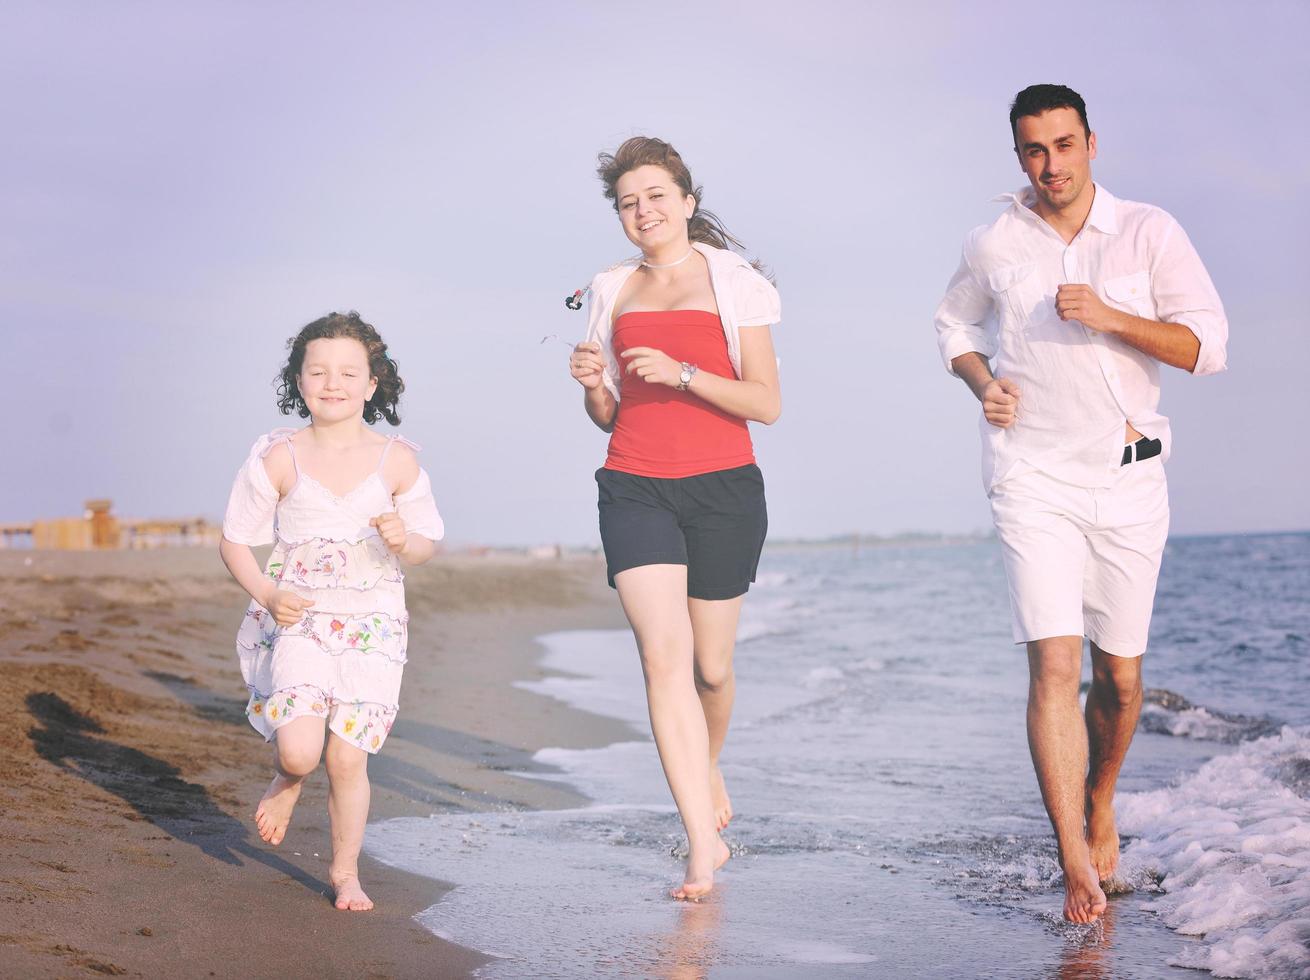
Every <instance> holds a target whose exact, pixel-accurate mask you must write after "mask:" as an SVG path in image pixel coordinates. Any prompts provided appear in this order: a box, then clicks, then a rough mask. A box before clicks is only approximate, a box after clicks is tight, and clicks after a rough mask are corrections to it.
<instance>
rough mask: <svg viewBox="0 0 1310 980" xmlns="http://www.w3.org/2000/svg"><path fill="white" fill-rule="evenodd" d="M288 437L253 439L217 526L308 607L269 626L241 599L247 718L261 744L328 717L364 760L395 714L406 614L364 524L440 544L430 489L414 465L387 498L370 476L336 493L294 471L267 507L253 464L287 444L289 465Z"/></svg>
mask: <svg viewBox="0 0 1310 980" xmlns="http://www.w3.org/2000/svg"><path fill="white" fill-rule="evenodd" d="M296 431H297V430H295V429H276V430H274V431H273V432H271V433H269V434H268V435H266V436H261V437H260V438H259V439H258V440H257V441H256V442H255V445H254V446H253V447H252V448H251V450H250V456H249V458H248V459H247V460H246V462H245V465H243V466H242V467H241V470H240V472H239V473H238V474H237V478H236V482H235V484H234V485H233V487H232V493H231V496H230V497H229V499H228V507H227V513H226V515H225V517H224V519H223V536H224V537H226V538H227V539H228V540H229V541H232V542H234V543H236V544H245V545H252V546H253V545H261V544H268V543H269V542H270V541H271V542H273V553H272V555H270V556H269V559H268V565H267V566H266V568H265V572H266V574H267V575H268V577H269V578H270V579H272V580H273V581H274V582H276V583H277V585H278V588H279V589H284V590H286V591H288V592H294V593H295V594H296V595H299V596H302V597H304V598H306V599H312V600H313V602H314V604H313V605H312V606H311V607H309V608H308V609H307V610H306V612H305V615H304V617H303V618H302V619H301V620H300V622H298V623H296V624H295V625H294V626H278V625H277V623H276V622H274V620H273V617H272V614H270V613H269V612H268V610H266V609H265V608H264V607H263V606H261V605H260V604H259V603H257V602H254V601H252V602H251V603H250V607H249V609H247V611H246V615H245V619H244V620H243V621H242V623H241V628H240V630H239V631H238V632H237V656H238V658H239V659H240V661H241V673H242V675H243V676H244V677H245V681H246V686H247V687H248V688H249V690H250V701H249V704H248V705H247V706H246V717H248V718H249V719H250V723H251V725H253V726H254V728H255V730H256V731H258V732H259V733H260V734H262V735H263V736H264V737H265V738H266V739H268V740H270V741H271V740H272V738H273V735H274V733H275V732H276V731H277V729H278V728H279V727H281V726H282V725H284V724H286V723H287V722H288V721H290V720H292V719H293V718H298V717H302V716H305V715H314V716H317V717H320V718H325V719H327V722H328V727H329V729H330V730H331V731H333V732H335V733H336V734H337V735H339V736H340V737H341V738H344V739H346V740H347V741H349V742H350V743H351V744H353V745H357V746H359V747H360V748H362V749H364V750H365V751H368V752H376V751H377V750H378V749H379V748H381V746H382V743H383V742H384V741H385V740H386V737H387V733H388V732H389V731H390V730H391V726H392V724H393V723H394V722H395V718H396V712H397V710H398V709H399V697H400V678H401V674H402V672H403V670H404V665H405V646H406V639H407V625H408V622H409V616H408V614H407V613H406V611H405V589H404V585H403V584H402V583H403V581H404V575H403V573H402V572H401V570H400V562H399V560H398V558H397V557H396V556H395V555H393V554H392V553H391V552H390V551H388V550H387V546H386V544H385V543H384V542H383V541H382V538H381V537H379V536H378V533H377V530H376V529H375V528H372V527H370V526H369V521H371V520H372V519H373V518H375V517H377V516H378V515H379V514H385V513H388V512H391V511H395V512H396V513H398V514H399V515H400V518H401V519H402V520H403V521H404V522H405V528H406V530H407V531H409V532H411V533H417V534H421V535H423V536H424V537H426V538H430V539H432V540H433V541H437V540H440V539H441V537H442V535H443V533H444V527H443V524H442V520H441V515H440V514H439V513H438V512H437V505H436V502H435V501H434V500H433V498H432V485H431V481H430V480H429V478H428V474H427V472H426V471H424V470H422V469H420V470H419V476H418V479H417V480H416V481H415V483H414V485H413V487H411V488H410V489H409V490H407V491H405V492H404V493H402V494H398V495H396V496H395V497H393V496H392V495H391V493H390V492H389V491H388V490H387V487H386V484H385V483H384V482H383V480H382V473H381V470H382V461H383V460H385V458H386V454H387V453H388V452H389V451H390V449H391V447H392V445H394V444H395V443H396V442H403V443H404V444H405V445H407V446H409V447H411V448H412V449H415V450H417V449H418V447H417V446H415V445H414V444H413V443H412V442H409V441H408V440H407V439H404V438H402V437H401V436H391V437H389V441H388V443H387V445H386V447H385V448H384V449H383V450H382V454H381V458H380V459H379V461H378V466H377V469H375V470H374V471H373V472H372V473H370V474H369V476H368V477H367V478H366V479H365V480H364V481H363V482H362V483H360V484H359V486H357V487H355V489H353V490H351V491H350V492H349V493H348V494H346V495H345V496H343V497H338V496H336V495H335V494H333V493H332V492H330V491H329V490H328V489H327V488H326V487H324V486H323V485H322V484H320V483H319V482H318V481H317V480H315V479H313V478H312V477H310V476H309V475H308V474H306V473H303V472H301V471H300V468H299V464H298V463H297V464H296V483H295V486H293V487H292V488H291V491H290V492H289V493H288V494H287V495H286V496H285V497H283V498H282V499H281V500H279V499H278V492H277V489H276V488H275V487H274V486H273V484H272V482H271V481H270V480H269V478H268V473H267V471H266V470H265V469H264V457H265V456H267V455H268V453H269V451H270V450H271V449H272V448H273V447H274V446H276V445H278V444H279V443H286V445H287V448H288V449H289V450H290V451H291V457H292V459H293V460H295V449H294V447H293V445H292V443H291V438H290V437H291V436H292V435H293V434H294V433H295V432H296Z"/></svg>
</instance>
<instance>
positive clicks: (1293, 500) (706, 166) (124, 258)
mask: <svg viewBox="0 0 1310 980" xmlns="http://www.w3.org/2000/svg"><path fill="white" fill-rule="evenodd" d="M1307 37H1310V5H1307V4H1304V3H1296V2H1294V3H1275V2H1254V3H1244V4H1234V3H1229V2H1218V3H1211V2H1190V3H1183V2H1154V3H1151V2H1137V3H1124V4H1117V3H1109V4H1083V5H1080V6H1074V7H1069V6H1064V5H1061V6H1058V7H1049V6H1048V7H1046V8H1043V7H1040V6H1037V5H1033V4H1024V3H987V4H975V3H958V4H957V3H934V2H920V3H914V4H901V3H898V4H891V3H867V2H862V3H837V2H824V0H814V2H809V3H805V4H796V3H777V2H773V0H756V2H751V3H745V2H732V3H727V2H713V0H707V2H699V3H679V2H666V3H661V4H658V5H638V4H614V3H601V2H597V3H590V2H587V3H581V2H580V3H555V4H540V3H518V2H503V3H491V2H488V3H484V4H458V5H456V4H430V3H408V4H406V3H379V4H370V5H363V4H335V5H334V4H322V3H314V4H294V3H276V2H274V3H253V2H251V3H231V2H223V3H219V2H212V3H204V2H195V3H186V4H175V3H167V4H165V3H145V2H137V3H122V4H103V3H93V2H81V3H74V2H58V0H53V2H52V0H45V2H39V3H37V2H22V0H17V2H16V0H10V2H7V3H6V4H5V5H4V7H3V9H0V118H3V120H4V139H3V146H4V149H3V152H2V153H0V355H3V357H4V361H5V363H6V365H7V368H8V371H7V373H8V379H7V383H6V384H5V385H3V386H0V390H3V392H4V393H3V395H0V398H3V401H0V445H2V446H3V450H4V456H5V460H6V463H5V464H4V465H3V466H0V523H6V522H20V521H27V520H31V519H33V518H38V517H51V516H59V515H73V514H77V513H80V511H81V509H82V506H83V502H84V501H85V500H86V499H88V498H92V497H109V498H112V500H113V501H114V511H115V512H116V513H118V514H120V515H122V516H131V517H158V518H164V517H189V516H196V515H201V516H207V517H210V518H212V519H216V520H217V519H219V518H221V515H222V510H223V507H224V504H225V502H226V498H227V493H228V489H229V487H230V485H231V481H232V477H233V475H234V473H235V472H236V469H237V468H238V466H239V465H240V464H241V462H242V461H243V459H244V457H245V455H246V453H247V452H248V449H249V447H250V445H251V443H252V442H253V441H254V440H255V438H256V437H257V436H258V435H259V434H260V433H262V432H266V431H268V430H270V429H272V428H275V427H277V426H279V425H286V424H300V421H299V419H295V418H292V419H286V418H284V417H282V416H280V415H279V414H278V412H277V408H276V401H275V396H274V387H273V381H272V379H273V378H274V376H275V375H276V374H277V372H278V371H279V369H280V368H281V365H282V363H283V362H284V359H285V353H286V348H285V345H286V342H287V339H288V338H289V337H291V336H292V335H293V334H295V332H296V331H297V330H298V329H299V328H300V327H301V326H303V325H304V324H305V323H308V322H309V321H311V320H313V319H316V318H317V317H319V316H321V315H322V314H324V313H326V312H328V311H331V310H346V309H357V310H359V311H360V312H361V313H362V314H363V315H364V317H365V319H367V320H369V321H370V322H371V323H373V324H374V325H375V326H377V328H378V329H379V331H380V332H381V334H382V336H383V337H384V338H385V339H386V341H387V342H388V344H389V345H390V347H391V350H392V353H393V355H394V356H395V358H396V360H397V361H398V363H399V366H400V371H401V374H402V376H403V377H404V379H405V384H406V391H405V395H404V398H403V400H402V403H401V416H402V424H401V426H400V427H399V430H398V431H400V432H403V433H404V434H405V435H406V436H408V437H409V438H411V439H413V440H415V441H416V442H418V443H419V444H420V445H422V446H423V452H422V454H421V458H422V460H423V462H424V465H425V466H426V467H427V469H428V470H429V472H430V473H431V475H432V479H433V484H434V486H435V488H436V492H437V498H438V503H439V505H440V507H441V509H442V512H443V515H444V516H445V518H446V524H447V528H448V539H449V540H450V541H451V542H452V543H455V544H465V545H468V544H489V545H509V544H539V543H552V542H559V543H563V544H568V545H592V544H596V543H598V541H599V535H598V532H597V530H596V511H595V484H594V480H593V476H592V474H593V471H594V470H595V469H596V468H597V467H598V466H600V465H601V463H602V462H603V460H604V455H605V440H606V436H605V435H604V433H602V432H600V431H599V430H597V429H595V428H594V427H593V426H592V425H591V423H590V422H589V421H588V420H587V418H586V416H585V414H584V412H583V409H582V399H581V394H580V390H579V388H578V386H577V385H576V383H575V382H573V381H572V380H571V379H570V378H569V377H568V370H567V365H566V357H567V353H566V351H565V349H564V348H563V347H562V346H561V345H559V344H554V343H551V344H548V345H545V346H542V345H541V344H540V343H539V341H540V339H541V337H542V336H543V335H545V334H551V333H555V334H559V335H560V336H562V337H565V338H568V339H571V340H572V339H581V337H582V336H583V334H584V332H585V323H584V314H583V313H573V312H570V311H568V310H566V309H565V307H564V304H563V298H564V296H565V295H566V294H567V293H569V292H571V291H573V290H574V289H576V288H578V287H580V286H583V285H585V284H586V283H587V282H588V281H589V280H590V278H591V276H592V275H593V274H594V273H595V272H596V271H598V270H599V269H601V268H604V267H606V266H608V265H610V264H612V263H613V262H615V261H618V260H619V259H622V258H624V257H626V256H628V255H630V254H632V252H633V248H632V246H631V245H630V244H629V243H628V241H627V240H626V239H625V238H624V236H623V234H622V232H621V230H620V227H619V224H618V221H617V218H616V217H615V215H614V212H613V211H612V209H611V208H610V205H609V203H608V202H607V201H606V200H605V199H604V198H603V196H602V193H601V186H600V183H599V181H598V180H597V179H596V177H595V173H594V169H595V160H596V154H597V153H598V152H599V151H601V150H607V149H608V150H612V149H613V148H614V147H616V146H617V145H618V144H619V143H620V142H622V140H624V139H625V138H627V137H628V136H632V135H636V134H646V135H655V136H659V137H662V138H664V139H667V140H669V141H670V142H672V143H673V144H674V145H675V146H676V147H677V148H678V149H679V151H680V152H681V154H682V156H683V157H684V159H685V160H686V161H687V163H688V165H689V166H690V168H691V171H692V174H693V177H694V179H695V180H696V181H697V182H698V183H699V184H701V185H703V187H704V189H705V197H704V201H705V205H706V206H707V207H709V208H710V209H712V210H713V211H715V212H716V213H717V214H718V215H719V216H720V217H721V218H723V219H724V221H725V223H726V224H727V225H728V227H729V228H730V229H731V230H732V231H733V232H734V234H736V235H737V237H739V238H740V239H741V240H742V241H744V242H745V243H746V245H747V246H748V249H749V251H750V254H751V255H754V256H759V257H760V258H761V259H763V261H764V262H765V263H766V264H767V265H768V266H769V267H770V268H771V269H772V271H773V272H774V274H775V276H776V277H777V284H778V288H779V291H780V293H781V295H782V301H783V320H782V323H781V324H780V325H778V327H777V328H776V329H775V331H774V338H775V343H776V346H777V348H778V353H779V355H780V356H781V358H782V387H783V414H782V418H781V419H780V420H779V421H778V422H777V423H776V424H775V425H774V426H772V427H760V426H755V427H753V433H754V438H755V443H756V451H757V456H758V458H759V461H760V465H761V468H762V469H763V470H764V473H765V480H766V484H767V487H768V500H769V511H770V531H771V534H772V535H773V536H774V537H775V538H797V537H825V536H830V535H838V534H845V533H849V532H860V533H864V534H882V535H890V534H898V533H904V532H945V533H972V532H983V531H986V530H988V529H989V527H990V520H989V516H988V509H987V503H986V499H985V497H984V494H983V490H982V485H981V477H980V464H979V445H978V433H977V417H978V406H977V403H976V401H974V400H973V398H972V396H971V395H970V394H969V392H968V390H967V389H966V388H965V387H964V385H963V384H962V383H961V382H960V381H958V380H956V379H954V378H952V377H950V376H949V375H948V374H947V373H946V372H945V370H944V369H943V367H942V366H941V363H940V361H939V359H938V354H937V348H936V342H935V334H934V330H933V326H932V315H933V311H934V309H935V307H936V305H937V302H938V300H939V299H940V297H941V293H942V290H943V288H944V286H945V284H946V282H947V280H948V279H949V277H950V275H951V273H952V272H953V271H954V269H955V266H956V263H957V262H958V259H959V251H960V245H961V242H962V240H963V237H964V235H965V233H966V232H967V231H968V230H969V229H970V228H971V227H973V226H975V225H978V224H982V223H985V222H988V221H990V220H992V219H993V218H994V217H995V216H996V214H997V213H998V211H999V208H1000V205H997V204H994V203H991V199H992V198H993V197H994V196H995V195H996V194H998V193H1000V192H1003V191H1007V190H1014V189H1016V188H1018V187H1019V186H1020V185H1021V184H1022V183H1023V181H1024V178H1023V175H1022V173H1021V172H1020V170H1019V168H1018V164H1017V162H1016V160H1015V157H1014V154H1013V152H1012V150H1011V141H1010V134H1009V128H1008V121H1007V111H1008V106H1009V102H1010V100H1011V99H1012V98H1013V95H1014V93H1015V92H1016V91H1018V90H1019V89H1020V88H1023V87H1024V86H1026V85H1028V84H1031V83H1034V82H1059V83H1063V84H1067V85H1070V86H1072V87H1073V88H1075V89H1077V90H1078V91H1079V92H1081V93H1082V95H1083V96H1084V98H1085V99H1086V101H1087V104H1088V115H1089V118H1090V121H1091V124H1092V128H1093V130H1095V131H1096V133H1097V138H1098V157H1097V160H1096V161H1095V162H1094V164H1093V176H1094V177H1095V178H1096V179H1097V180H1098V181H1099V182H1100V183H1101V184H1103V185H1104V186H1105V187H1106V188H1107V189H1109V190H1110V191H1111V192H1113V193H1114V194H1116V195H1117V196H1119V197H1123V198H1129V199H1133V200H1140V201H1147V202H1150V203H1153V204H1156V205H1159V206H1161V207H1163V208H1165V209H1166V210H1168V211H1170V212H1171V213H1172V214H1173V215H1174V216H1175V217H1177V218H1178V219H1179V221H1180V222H1181V223H1182V225H1183V226H1184V228H1185V229H1186V230H1187V232H1188V234H1189V236H1190V237H1191V239H1192V241H1193V243H1194V245H1195V246H1196V248H1197V250H1198V252H1199V253H1200V255H1201V257H1202V259H1203V260H1204V261H1205V263H1206V265H1207V267H1208V269H1209V271H1210V274H1211V276H1212V278H1213V279H1214V281H1215V284H1216V285H1217V287H1218V289H1219V292H1220V294H1221V296H1222V297H1223V299H1224V302H1225V305H1226V308H1227V312H1228V317H1229V321H1230V329H1231V337H1230V343H1229V369H1228V371H1227V372H1225V373H1224V374H1222V375H1219V376H1215V377H1205V378H1193V377H1190V376H1188V375H1186V374H1185V373H1182V372H1178V371H1175V370H1173V369H1170V368H1163V369H1162V373H1163V374H1164V375H1165V380H1164V386H1163V388H1164V391H1163V398H1162V403H1161V409H1162V411H1163V412H1164V413H1165V414H1166V415H1168V416H1170V418H1171V421H1172V423H1173V429H1174V454H1173V458H1172V459H1171V460H1170V463H1169V467H1168V473H1169V481H1170V492H1171V500H1172V508H1173V531H1174V533H1176V534H1203V533H1224V532H1254V531H1277V530H1299V529H1306V528H1310V493H1308V492H1307V486H1306V485H1307V476H1308V475H1310V435H1308V434H1307V429H1308V426H1307V422H1310V385H1307V383H1306V380H1305V372H1306V364H1307V356H1306V355H1307V354H1308V353H1310V314H1307V304H1306V301H1305V298H1304V293H1305V281H1306V275H1307V271H1306V270H1307V265H1308V263H1307V260H1310V236H1307V232H1306V229H1307V219H1308V218H1310V165H1307V160H1310V131H1308V130H1307V128H1306V127H1305V126H1304V124H1303V121H1302V118H1301V117H1302V115H1303V109H1304V105H1305V103H1306V100H1307V98H1308V97H1310V59H1307V58H1306V57H1305V56H1304V50H1303V48H1304V41H1305V39H1306V38H1307ZM381 425H382V428H384V429H387V428H388V427H387V426H386V425H385V423H381Z"/></svg>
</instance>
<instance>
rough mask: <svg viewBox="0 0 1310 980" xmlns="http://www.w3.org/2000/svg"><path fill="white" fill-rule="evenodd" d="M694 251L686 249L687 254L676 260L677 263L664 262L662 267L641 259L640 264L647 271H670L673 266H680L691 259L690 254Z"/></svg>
mask: <svg viewBox="0 0 1310 980" xmlns="http://www.w3.org/2000/svg"><path fill="white" fill-rule="evenodd" d="M694 251H696V250H695V249H694V248H688V249H687V254H686V255H684V256H683V257H682V258H680V259H678V261H677V262H665V263H664V264H663V265H656V264H655V263H654V262H647V261H646V260H645V259H642V260H641V264H642V265H644V266H645V267H646V268H647V269H672V268H673V267H674V266H675V265H682V263H684V262H686V261H687V260H688V259H689V258H691V253H692V252H694Z"/></svg>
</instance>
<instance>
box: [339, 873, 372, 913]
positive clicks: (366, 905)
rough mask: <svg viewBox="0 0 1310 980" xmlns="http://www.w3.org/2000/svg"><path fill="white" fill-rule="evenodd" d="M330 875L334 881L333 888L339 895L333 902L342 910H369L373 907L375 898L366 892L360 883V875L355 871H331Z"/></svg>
mask: <svg viewBox="0 0 1310 980" xmlns="http://www.w3.org/2000/svg"><path fill="white" fill-rule="evenodd" d="M328 877H329V878H330V879H331V881H332V890H333V891H334V892H336V896H337V897H336V901H335V902H334V903H333V904H334V905H336V907H337V908H339V909H341V911H343V912H346V911H349V912H367V911H368V910H369V909H371V908H372V907H373V899H371V898H369V897H368V896H367V895H365V894H364V889H363V888H361V887H360V884H359V876H358V875H357V874H355V873H354V872H353V871H342V872H337V871H330V872H329V873H328Z"/></svg>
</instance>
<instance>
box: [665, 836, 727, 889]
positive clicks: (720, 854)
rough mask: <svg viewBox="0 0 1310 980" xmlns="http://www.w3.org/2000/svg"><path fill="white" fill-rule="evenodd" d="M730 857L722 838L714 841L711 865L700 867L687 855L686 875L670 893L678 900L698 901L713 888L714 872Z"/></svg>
mask: <svg viewBox="0 0 1310 980" xmlns="http://www.w3.org/2000/svg"><path fill="white" fill-rule="evenodd" d="M730 857H732V852H731V851H729V850H728V845H727V844H725V843H723V841H722V840H719V841H716V843H715V849H714V866H713V867H711V868H708V869H706V868H702V867H700V866H699V862H697V861H694V860H693V859H692V858H690V857H689V858H688V859H687V877H686V878H684V879H683V881H682V884H681V885H680V886H679V887H677V888H675V889H673V891H672V892H671V893H670V894H672V896H673V897H674V898H676V899H678V900H679V901H685V902H699V901H700V900H701V899H702V898H704V897H705V896H706V895H708V894H709V893H710V891H711V890H712V889H713V888H714V872H716V871H718V870H719V869H720V868H721V867H723V866H724V865H725V864H727V863H728V858H730Z"/></svg>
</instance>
